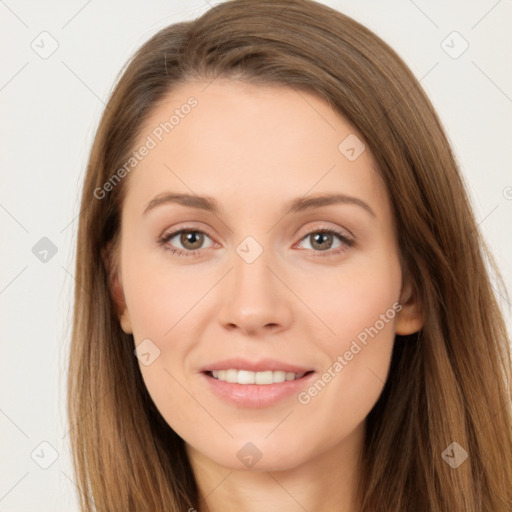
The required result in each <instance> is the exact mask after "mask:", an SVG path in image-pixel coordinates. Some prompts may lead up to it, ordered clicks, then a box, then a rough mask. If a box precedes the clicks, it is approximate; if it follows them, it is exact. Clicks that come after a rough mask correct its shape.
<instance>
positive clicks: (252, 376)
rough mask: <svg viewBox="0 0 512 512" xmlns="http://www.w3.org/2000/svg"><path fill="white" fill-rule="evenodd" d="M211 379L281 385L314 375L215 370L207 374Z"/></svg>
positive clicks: (270, 371) (307, 373) (231, 369)
mask: <svg viewBox="0 0 512 512" xmlns="http://www.w3.org/2000/svg"><path fill="white" fill-rule="evenodd" d="M205 373H206V374H207V375H208V376H209V377H212V378H214V379H217V380H220V381H223V382H230V383H233V384H262V385H268V384H279V383H281V382H286V381H292V380H298V379H302V378H303V377H305V376H306V375H309V374H310V373H313V371H312V370H311V371H307V372H303V373H293V372H285V371H272V370H267V371H263V372H252V371H249V370H237V369H235V368H230V369H229V370H214V371H207V372H205Z"/></svg>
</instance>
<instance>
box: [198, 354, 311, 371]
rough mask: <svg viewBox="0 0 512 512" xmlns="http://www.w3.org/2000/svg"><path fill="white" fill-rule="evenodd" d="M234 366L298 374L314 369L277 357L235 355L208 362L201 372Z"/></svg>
mask: <svg viewBox="0 0 512 512" xmlns="http://www.w3.org/2000/svg"><path fill="white" fill-rule="evenodd" d="M233 368H234V369H236V370H247V371H250V372H264V371H268V370H271V371H283V372H293V373H297V374H299V373H306V372H308V371H312V368H307V367H305V366H299V365H295V364H289V363H284V362H282V361H277V360H276V359H258V360H257V361H250V360H248V359H243V358H241V357H235V358H230V359H223V360H222V361H217V362H215V363H211V364H208V365H206V366H204V367H203V368H202V369H201V372H208V371H215V370H230V369H233Z"/></svg>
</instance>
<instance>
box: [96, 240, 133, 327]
mask: <svg viewBox="0 0 512 512" xmlns="http://www.w3.org/2000/svg"><path fill="white" fill-rule="evenodd" d="M117 256H118V255H117V254H116V250H115V248H113V247H112V243H111V242H109V243H108V244H107V246H106V247H104V248H103V249H102V250H101V257H102V259H103V263H104V264H105V269H106V271H107V275H108V286H109V290H110V295H111V297H112V302H113V303H114V312H115V314H116V316H117V318H118V320H119V322H120V324H121V329H122V330H123V331H124V332H125V333H126V334H132V333H133V329H132V322H131V318H130V313H129V312H128V308H127V307H126V301H125V298H124V292H123V285H122V280H121V275H120V272H119V270H118V269H119V266H118V265H117Z"/></svg>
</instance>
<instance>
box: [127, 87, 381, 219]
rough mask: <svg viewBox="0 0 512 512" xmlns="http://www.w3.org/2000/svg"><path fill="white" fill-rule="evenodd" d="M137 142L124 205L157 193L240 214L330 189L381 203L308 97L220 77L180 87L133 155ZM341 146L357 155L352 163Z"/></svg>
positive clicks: (364, 160) (321, 103)
mask: <svg viewBox="0 0 512 512" xmlns="http://www.w3.org/2000/svg"><path fill="white" fill-rule="evenodd" d="M358 141H359V142H358ZM144 144H147V145H150V146H151V149H150V150H149V151H146V155H145V156H144V157H143V158H141V159H140V161H139V162H138V163H137V165H136V167H135V169H134V170H133V171H132V173H131V176H130V182H131V183H130V185H129V187H128V188H129V191H128V195H127V198H126V199H127V201H128V200H129V198H130V196H131V197H132V199H139V200H141V199H142V198H145V199H147V200H150V199H151V197H153V196H154V195H156V194H159V193H162V192H167V191H181V192H187V193H192V194H198V195H202V194H205V195H211V196H215V197H219V198H220V200H221V203H222V202H223V199H225V200H226V201H235V200H236V199H238V201H239V203H240V206H241V205H242V204H244V205H245V206H247V201H259V202H260V204H261V203H262V202H267V203H268V202H269V201H272V200H274V201H276V202H277V201H280V202H283V201H285V200H286V197H288V196H289V197H290V198H291V197H298V196H303V195H305V194H308V193H316V192H319V193H320V192H332V191H335V192H341V193H346V194H355V195H365V196H366V197H367V198H368V197H372V198H373V201H374V202H375V201H376V202H382V201H386V197H385V192H384V186H383V182H382V181H381V178H380V176H379V175H378V173H377V172H376V167H375V163H374V161H373V158H372V156H371V154H370V151H369V150H368V149H367V148H366V149H364V150H362V148H363V145H362V144H363V143H362V141H360V140H359V138H358V137H357V135H356V130H355V129H354V127H353V126H352V125H351V124H350V123H348V122H347V120H346V119H344V118H343V117H342V116H341V115H339V114H338V113H337V112H335V111H334V110H333V109H332V108H331V107H330V106H329V104H328V103H327V102H326V101H325V100H324V99H322V98H320V97H319V96H317V95H316V94H314V93H311V92H305V91H298V90H295V89H293V88H289V87H283V86H261V85H254V84H248V83H244V82H240V81H234V80H227V79H216V80H214V81H213V82H211V83H208V82H192V83H187V84H185V85H182V86H180V87H179V88H177V89H175V90H173V91H172V92H170V93H169V94H168V95H167V96H166V97H165V98H164V100H163V101H162V102H160V104H159V105H158V106H156V107H155V108H154V109H153V111H152V112H151V114H150V116H149V117H148V119H147V120H146V122H145V123H144V125H143V127H142V129H141V133H140V136H139V140H138V142H137V144H136V148H135V149H136V150H137V148H139V147H142V146H143V145H144ZM358 144H359V145H358ZM347 145H348V146H351V147H353V148H355V151H357V153H359V152H360V151H362V152H361V153H360V154H359V156H357V153H356V156H357V158H356V159H354V158H353V154H354V152H353V151H352V153H347V152H346V149H347ZM349 149H351V148H349ZM349 157H350V158H349ZM244 201H245V202H244ZM377 209H378V206H377Z"/></svg>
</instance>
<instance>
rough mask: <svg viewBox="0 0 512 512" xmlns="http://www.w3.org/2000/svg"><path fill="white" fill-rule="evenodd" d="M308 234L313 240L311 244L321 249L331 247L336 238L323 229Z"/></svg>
mask: <svg viewBox="0 0 512 512" xmlns="http://www.w3.org/2000/svg"><path fill="white" fill-rule="evenodd" d="M308 236H309V237H310V240H311V241H312V243H311V246H312V247H313V248H314V249H319V250H321V251H325V250H327V249H330V248H331V246H332V243H333V239H334V237H333V235H332V233H327V232H323V231H319V232H318V233H312V234H310V235H308Z"/></svg>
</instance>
